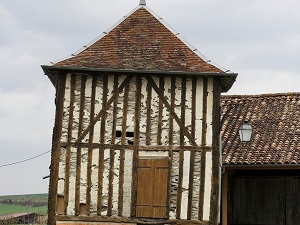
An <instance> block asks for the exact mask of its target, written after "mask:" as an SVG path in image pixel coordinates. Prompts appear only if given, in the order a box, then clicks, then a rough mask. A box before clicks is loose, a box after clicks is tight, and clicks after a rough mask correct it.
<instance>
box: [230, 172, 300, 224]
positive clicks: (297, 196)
mask: <svg viewBox="0 0 300 225" xmlns="http://www.w3.org/2000/svg"><path fill="white" fill-rule="evenodd" d="M280 175H282V174H280ZM232 189H233V192H232V197H233V198H232V200H233V202H232V223H231V224H234V225H240V224H253V225H258V224H259V225H295V224H299V221H300V178H299V177H298V176H287V175H286V176H267V177H265V176H258V177H235V178H234V180H233V187H232Z"/></svg>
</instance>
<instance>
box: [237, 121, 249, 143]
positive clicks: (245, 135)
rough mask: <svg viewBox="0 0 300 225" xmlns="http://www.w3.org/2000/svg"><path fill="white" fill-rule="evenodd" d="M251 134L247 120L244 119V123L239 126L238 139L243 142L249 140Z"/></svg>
mask: <svg viewBox="0 0 300 225" xmlns="http://www.w3.org/2000/svg"><path fill="white" fill-rule="evenodd" d="M251 134H252V127H251V125H250V124H249V121H248V120H245V121H244V123H243V124H242V125H241V126H240V128H239V135H240V140H241V141H243V142H246V141H250V139H251Z"/></svg>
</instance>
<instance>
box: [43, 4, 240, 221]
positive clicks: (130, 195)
mask: <svg viewBox="0 0 300 225" xmlns="http://www.w3.org/2000/svg"><path fill="white" fill-rule="evenodd" d="M42 68H43V70H44V72H45V74H46V75H47V76H48V77H49V78H50V80H51V81H52V83H53V84H54V86H55V87H56V117H55V126H54V133H53V148H52V158H51V175H50V188H49V220H48V224H49V225H55V224H61V225H65V224H75V223H76V224H92V223H93V222H97V224H115V223H129V224H130V223H132V224H169V223H172V224H193V223H194V224H217V222H218V212H219V171H220V141H219V132H220V127H219V123H220V120H219V114H220V113H219V112H220V95H221V92H226V91H227V90H228V89H229V88H230V87H231V86H232V84H233V82H234V81H235V78H236V76H237V74H234V73H230V72H228V71H224V70H222V69H220V68H218V67H216V66H214V65H212V64H211V63H210V62H209V61H207V60H206V59H205V58H204V57H202V56H201V55H200V53H199V52H198V51H197V50H196V49H194V48H193V47H191V46H190V45H189V44H188V43H187V42H186V41H184V40H183V39H182V38H181V36H180V35H178V34H176V33H175V32H174V31H173V30H172V29H171V28H169V27H168V25H166V23H165V22H164V21H163V20H162V19H161V18H160V17H158V16H157V15H156V14H155V13H153V12H152V11H151V10H150V9H149V8H148V7H147V6H146V5H145V2H144V1H141V3H140V5H139V6H138V7H137V8H136V9H134V10H133V11H132V12H131V13H129V14H128V16H126V17H124V18H123V19H122V20H121V21H120V22H119V23H118V24H117V25H116V26H114V27H113V28H111V29H109V30H108V31H106V32H104V34H103V35H102V36H101V37H100V38H98V39H97V40H96V41H94V42H92V43H91V44H89V45H87V46H84V48H83V49H81V50H80V51H79V52H78V53H76V54H74V55H72V57H70V58H67V59H65V60H62V61H59V62H57V63H55V64H53V65H50V66H47V65H44V66H42Z"/></svg>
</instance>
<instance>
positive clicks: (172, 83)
mask: <svg viewBox="0 0 300 225" xmlns="http://www.w3.org/2000/svg"><path fill="white" fill-rule="evenodd" d="M175 84H176V77H174V76H173V77H171V108H172V109H174V108H175V88H176V86H175ZM173 123H174V119H173V117H172V116H171V114H170V116H169V145H173Z"/></svg>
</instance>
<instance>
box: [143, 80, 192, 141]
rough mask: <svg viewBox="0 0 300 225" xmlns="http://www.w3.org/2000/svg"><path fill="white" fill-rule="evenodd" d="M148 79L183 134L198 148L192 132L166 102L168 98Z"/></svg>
mask: <svg viewBox="0 0 300 225" xmlns="http://www.w3.org/2000/svg"><path fill="white" fill-rule="evenodd" d="M146 79H147V80H148V82H149V83H150V85H151V86H152V88H153V89H154V90H155V92H156V93H157V94H158V96H159V98H160V99H161V100H162V102H163V103H164V105H165V106H166V107H167V109H168V110H169V112H170V115H171V116H172V117H173V119H175V121H176V122H177V123H178V125H179V127H180V128H181V129H182V132H183V134H184V135H185V136H186V137H187V138H188V139H189V141H190V142H191V143H192V145H195V146H197V144H196V142H195V140H194V139H193V137H192V136H191V134H190V132H189V131H188V130H187V129H186V127H185V126H184V125H183V124H182V123H181V120H180V118H179V117H178V116H177V115H176V113H175V112H174V109H173V108H171V106H170V104H169V103H168V101H167V100H166V98H165V97H164V96H163V93H162V92H161V90H160V89H159V88H158V87H157V85H156V84H155V82H154V81H153V79H152V78H151V77H146Z"/></svg>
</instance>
